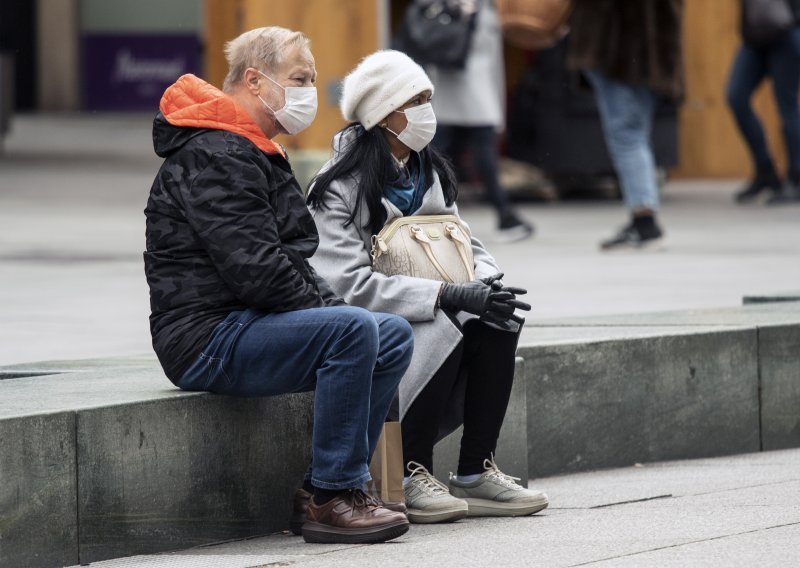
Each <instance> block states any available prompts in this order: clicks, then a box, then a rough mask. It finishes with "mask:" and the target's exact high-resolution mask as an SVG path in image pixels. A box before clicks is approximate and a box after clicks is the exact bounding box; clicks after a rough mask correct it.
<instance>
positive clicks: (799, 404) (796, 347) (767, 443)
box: [758, 325, 800, 450]
mask: <svg viewBox="0 0 800 568" xmlns="http://www.w3.org/2000/svg"><path fill="white" fill-rule="evenodd" d="M758 366H759V369H758V371H759V377H760V387H761V445H762V449H763V450H778V449H783V448H797V447H800V325H781V326H770V327H762V328H760V329H759V330H758Z"/></svg>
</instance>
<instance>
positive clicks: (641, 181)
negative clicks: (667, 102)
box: [585, 69, 662, 250]
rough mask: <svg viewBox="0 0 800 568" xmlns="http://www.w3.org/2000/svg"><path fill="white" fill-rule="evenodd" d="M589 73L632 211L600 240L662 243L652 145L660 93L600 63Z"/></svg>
mask: <svg viewBox="0 0 800 568" xmlns="http://www.w3.org/2000/svg"><path fill="white" fill-rule="evenodd" d="M585 74H586V77H587V78H588V80H589V82H590V83H591V85H592V88H593V89H594V93H595V99H596V100H597V107H598V109H599V111H600V121H601V122H602V125H603V134H604V136H605V140H606V146H607V147H608V152H609V154H610V155H611V161H612V162H613V164H614V169H615V170H616V172H617V177H618V178H619V184H620V187H621V189H622V196H623V198H624V199H625V205H626V206H627V208H628V210H629V211H630V212H631V213H632V216H633V219H632V220H631V224H630V225H629V226H627V227H625V228H624V229H623V230H622V231H621V232H620V233H619V234H618V235H616V236H615V237H613V238H612V239H610V240H607V241H604V242H603V243H602V245H601V246H602V248H603V249H606V250H609V249H612V248H616V247H619V246H623V245H629V244H635V245H637V246H648V247H649V246H652V245H655V244H657V243H659V244H660V240H661V237H662V231H661V229H660V227H659V226H658V224H657V223H656V220H655V217H656V212H657V211H658V207H659V196H658V181H657V178H656V165H655V159H654V157H653V150H652V148H651V146H650V136H651V133H652V129H653V115H654V112H655V105H656V97H655V94H654V93H653V92H652V91H651V90H650V89H649V88H648V87H646V86H642V85H638V86H634V85H629V84H626V83H622V82H620V81H615V80H613V79H610V78H609V77H608V76H606V75H605V73H603V72H602V71H600V70H597V69H590V70H587V71H586V73H585ZM631 241H633V242H631Z"/></svg>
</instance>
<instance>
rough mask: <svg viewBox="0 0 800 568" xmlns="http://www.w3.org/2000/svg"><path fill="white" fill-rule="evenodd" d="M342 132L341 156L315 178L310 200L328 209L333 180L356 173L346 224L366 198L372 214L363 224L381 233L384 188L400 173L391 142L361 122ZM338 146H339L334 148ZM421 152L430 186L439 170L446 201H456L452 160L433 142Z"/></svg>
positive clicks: (379, 132) (448, 203)
mask: <svg viewBox="0 0 800 568" xmlns="http://www.w3.org/2000/svg"><path fill="white" fill-rule="evenodd" d="M350 129H354V132H352V134H353V136H350V137H348V138H352V139H348V140H347V141H345V140H344V138H345V133H346V132H347V131H348V130H350ZM355 129H358V131H355ZM339 134H340V135H342V136H337V137H334V144H335V143H336V141H337V140H338V142H339V144H347V146H344V147H340V148H338V150H340V152H341V155H340V157H339V159H338V160H336V162H334V164H333V165H332V166H331V167H330V168H328V169H327V170H325V171H323V172H320V173H319V174H317V175H316V176H314V179H312V180H311V183H310V184H309V192H308V197H307V199H306V201H307V203H308V204H309V205H310V206H311V207H317V208H320V209H324V208H325V194H326V193H327V191H328V188H329V187H330V185H331V183H333V182H334V181H336V180H337V179H341V178H345V177H353V178H355V180H356V182H357V187H356V205H355V208H354V209H353V211H352V213H351V214H350V217H349V218H348V219H347V221H346V222H345V224H344V226H345V227H346V226H348V225H350V224H351V223H354V222H355V219H356V216H357V215H358V212H359V208H360V206H361V201H362V199H363V200H364V202H365V203H366V205H367V213H368V214H369V218H368V219H367V221H366V223H365V224H364V227H363V228H364V229H369V230H370V231H371V232H372V234H373V235H374V234H377V233H378V232H380V230H381V228H382V227H383V224H384V223H385V222H386V211H385V209H384V208H383V206H382V205H381V197H383V188H384V187H385V186H386V185H387V184H388V183H391V182H392V181H393V180H394V179H395V178H396V177H397V166H396V165H395V161H394V158H392V150H391V148H390V146H389V142H387V141H386V138H385V136H384V135H383V133H382V132H381V131H380V129H379V128H377V127H375V128H371V129H370V130H364V127H363V126H361V124H359V123H357V122H354V123H351V124H349V125H348V126H345V127H344V128H343V129H342V130H340V131H339ZM335 150H337V148H334V151H335ZM420 155H421V156H422V163H423V164H424V167H425V179H426V183H427V184H428V187H430V184H432V183H433V172H434V170H435V171H436V173H437V174H439V181H440V182H441V184H442V191H443V193H444V200H445V203H446V204H447V205H452V204H453V203H454V202H455V200H456V196H457V195H458V187H457V185H456V176H455V174H454V173H453V166H452V165H451V164H450V161H449V160H448V159H447V158H445V157H444V156H443V155H442V154H441V153H439V151H438V150H436V148H434V147H433V146H432V145H430V144H428V146H427V147H426V148H425V149H423V150H422V152H420ZM426 189H427V188H426Z"/></svg>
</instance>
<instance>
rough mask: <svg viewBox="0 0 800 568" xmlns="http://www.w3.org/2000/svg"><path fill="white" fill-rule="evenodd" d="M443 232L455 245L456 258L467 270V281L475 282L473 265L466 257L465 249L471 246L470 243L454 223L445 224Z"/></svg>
mask: <svg viewBox="0 0 800 568" xmlns="http://www.w3.org/2000/svg"><path fill="white" fill-rule="evenodd" d="M444 230H445V232H447V236H448V237H450V239H451V240H452V241H454V242H455V243H456V248H457V249H458V256H460V257H461V262H463V263H464V267H465V268H466V269H467V274H469V279H470V280H475V270H474V267H473V264H472V263H471V262H470V261H469V258H468V257H467V247H468V246H471V243H470V242H469V241H468V240H467V238H466V237H465V236H464V233H462V232H461V229H460V228H459V227H458V225H457V224H455V223H447V224H446V225H445V226H444Z"/></svg>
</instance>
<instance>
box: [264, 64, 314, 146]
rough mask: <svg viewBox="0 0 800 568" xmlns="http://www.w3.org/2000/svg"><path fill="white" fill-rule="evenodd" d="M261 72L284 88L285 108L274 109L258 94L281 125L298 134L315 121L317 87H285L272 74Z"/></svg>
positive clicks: (287, 130) (291, 132)
mask: <svg viewBox="0 0 800 568" xmlns="http://www.w3.org/2000/svg"><path fill="white" fill-rule="evenodd" d="M259 73H261V71H259ZM261 74H262V75H264V77H266V78H267V79H269V80H270V81H272V82H273V83H275V84H276V85H278V86H279V87H280V88H281V89H283V91H284V93H285V99H286V102H285V103H284V105H283V108H279V109H278V110H274V109H273V108H272V107H271V106H269V105H268V104H267V103H266V102H265V101H264V99H262V98H261V96H258V100H260V101H261V102H262V103H263V105H264V106H265V107H267V108H268V109H269V110H271V111H272V114H274V115H275V119H276V120H277V121H278V122H280V124H281V126H283V127H284V128H285V129H286V132H288V133H289V134H297V133H298V132H300V131H302V130H305V129H306V128H308V126H309V125H310V124H311V123H312V122H313V121H314V117H315V116H317V88H316V87H284V86H283V85H281V84H280V83H278V82H276V81H275V80H274V79H272V78H271V77H270V76H268V75H266V74H264V73H261Z"/></svg>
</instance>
